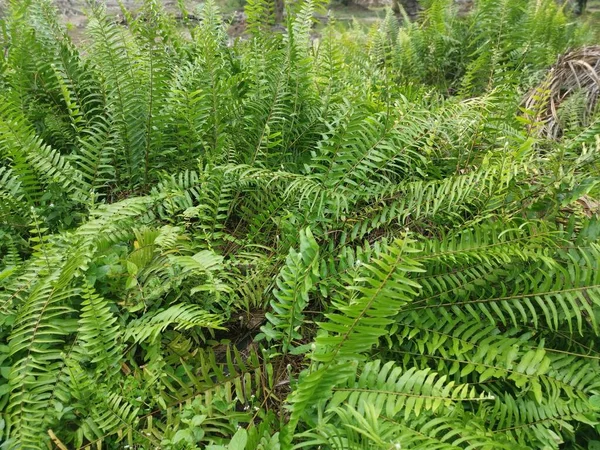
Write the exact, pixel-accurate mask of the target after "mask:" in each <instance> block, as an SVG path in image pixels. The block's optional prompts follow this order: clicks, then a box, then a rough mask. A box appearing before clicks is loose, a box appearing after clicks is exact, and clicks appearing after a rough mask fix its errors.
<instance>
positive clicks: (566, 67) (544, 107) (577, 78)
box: [524, 45, 600, 139]
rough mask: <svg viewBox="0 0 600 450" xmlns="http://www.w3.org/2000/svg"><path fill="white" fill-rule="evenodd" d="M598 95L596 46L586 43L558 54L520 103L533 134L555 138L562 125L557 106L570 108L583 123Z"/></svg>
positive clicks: (598, 50)
mask: <svg viewBox="0 0 600 450" xmlns="http://www.w3.org/2000/svg"><path fill="white" fill-rule="evenodd" d="M599 96H600V46H598V45H596V46H588V47H583V48H580V49H577V50H573V51H570V52H568V53H566V54H564V55H562V56H561V57H560V58H559V59H558V61H557V62H556V64H554V66H552V67H551V68H550V70H549V71H548V74H547V75H546V78H545V79H544V81H543V82H542V83H540V84H539V85H538V86H536V87H535V88H534V89H533V90H532V91H531V92H530V93H529V94H528V95H527V97H526V98H525V101H524V106H525V109H526V111H527V116H528V118H529V119H530V120H531V123H533V124H535V128H536V129H537V133H538V134H539V135H542V136H546V137H548V138H551V139H557V138H559V137H560V136H561V135H562V134H563V131H564V128H565V120H564V115H561V109H566V108H568V109H574V108H575V107H574V106H573V104H574V103H575V101H577V103H578V104H579V106H580V107H579V108H576V115H577V116H578V117H577V120H578V122H579V124H581V125H585V124H586V123H587V122H588V120H589V118H590V117H591V115H592V114H593V112H594V110H595V109H596V106H597V104H598V98H599Z"/></svg>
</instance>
